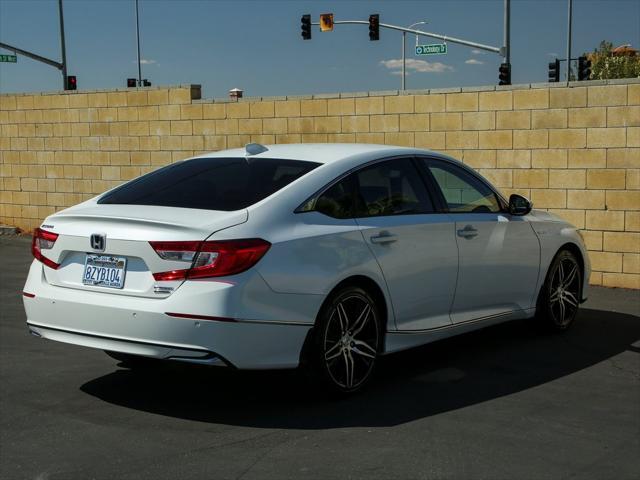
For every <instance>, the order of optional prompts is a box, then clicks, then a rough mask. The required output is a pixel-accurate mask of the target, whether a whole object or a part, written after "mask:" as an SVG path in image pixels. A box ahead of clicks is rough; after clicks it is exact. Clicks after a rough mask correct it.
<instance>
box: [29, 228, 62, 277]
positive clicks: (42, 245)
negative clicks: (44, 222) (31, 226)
mask: <svg viewBox="0 0 640 480" xmlns="http://www.w3.org/2000/svg"><path fill="white" fill-rule="evenodd" d="M57 239H58V234H57V233H53V232H47V231H46V230H42V229H41V228H36V229H35V230H34V231H33V239H32V240H31V253H32V254H33V257H34V258H35V259H36V260H39V261H40V262H42V263H44V264H45V265H46V266H47V267H49V268H53V269H54V270H57V269H58V267H59V266H60V265H59V264H57V263H56V262H54V261H53V260H50V259H48V258H47V257H45V256H44V255H43V254H42V251H43V250H51V249H52V248H53V245H54V244H55V243H56V240H57Z"/></svg>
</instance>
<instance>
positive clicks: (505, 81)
mask: <svg viewBox="0 0 640 480" xmlns="http://www.w3.org/2000/svg"><path fill="white" fill-rule="evenodd" d="M498 79H499V80H500V83H498V85H511V64H510V63H501V64H500V68H499V69H498Z"/></svg>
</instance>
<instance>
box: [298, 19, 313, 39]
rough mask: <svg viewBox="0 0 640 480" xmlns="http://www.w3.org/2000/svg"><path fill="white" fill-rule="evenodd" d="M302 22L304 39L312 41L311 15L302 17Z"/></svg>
mask: <svg viewBox="0 0 640 480" xmlns="http://www.w3.org/2000/svg"><path fill="white" fill-rule="evenodd" d="M300 21H301V22H302V25H301V28H302V39H303V40H311V15H302V18H301V19H300Z"/></svg>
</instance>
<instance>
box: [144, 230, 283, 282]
mask: <svg viewBox="0 0 640 480" xmlns="http://www.w3.org/2000/svg"><path fill="white" fill-rule="evenodd" d="M149 243H150V244H151V247H152V248H153V249H154V250H155V251H156V253H157V254H158V256H160V258H162V259H165V260H171V261H179V262H185V263H186V262H189V263H190V266H189V268H185V269H179V270H170V271H167V272H159V273H154V274H153V278H154V279H155V280H158V281H167V280H185V279H187V278H209V277H224V276H227V275H235V274H237V273H241V272H244V271H245V270H248V269H249V268H251V267H253V266H254V265H255V264H256V263H258V261H259V260H260V259H261V258H262V257H263V256H264V254H265V253H267V250H269V247H271V244H270V243H269V242H267V241H266V240H262V239H260V238H249V239H244V240H220V241H211V242H149Z"/></svg>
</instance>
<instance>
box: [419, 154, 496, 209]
mask: <svg viewBox="0 0 640 480" xmlns="http://www.w3.org/2000/svg"><path fill="white" fill-rule="evenodd" d="M425 162H426V165H427V168H428V169H429V172H431V175H432V176H433V178H434V180H435V182H436V183H437V184H438V187H439V188H440V191H441V192H442V196H443V197H444V200H445V203H446V205H447V209H448V211H449V212H450V213H498V212H500V211H501V206H500V202H499V201H498V198H497V196H496V194H495V193H494V192H493V190H491V189H490V188H489V187H488V186H487V185H485V184H484V183H483V182H482V181H480V180H479V179H478V178H476V177H475V176H473V175H471V174H470V173H469V172H466V171H465V170H464V169H462V168H460V167H457V166H455V165H452V164H450V163H448V162H443V161H437V160H425Z"/></svg>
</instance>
